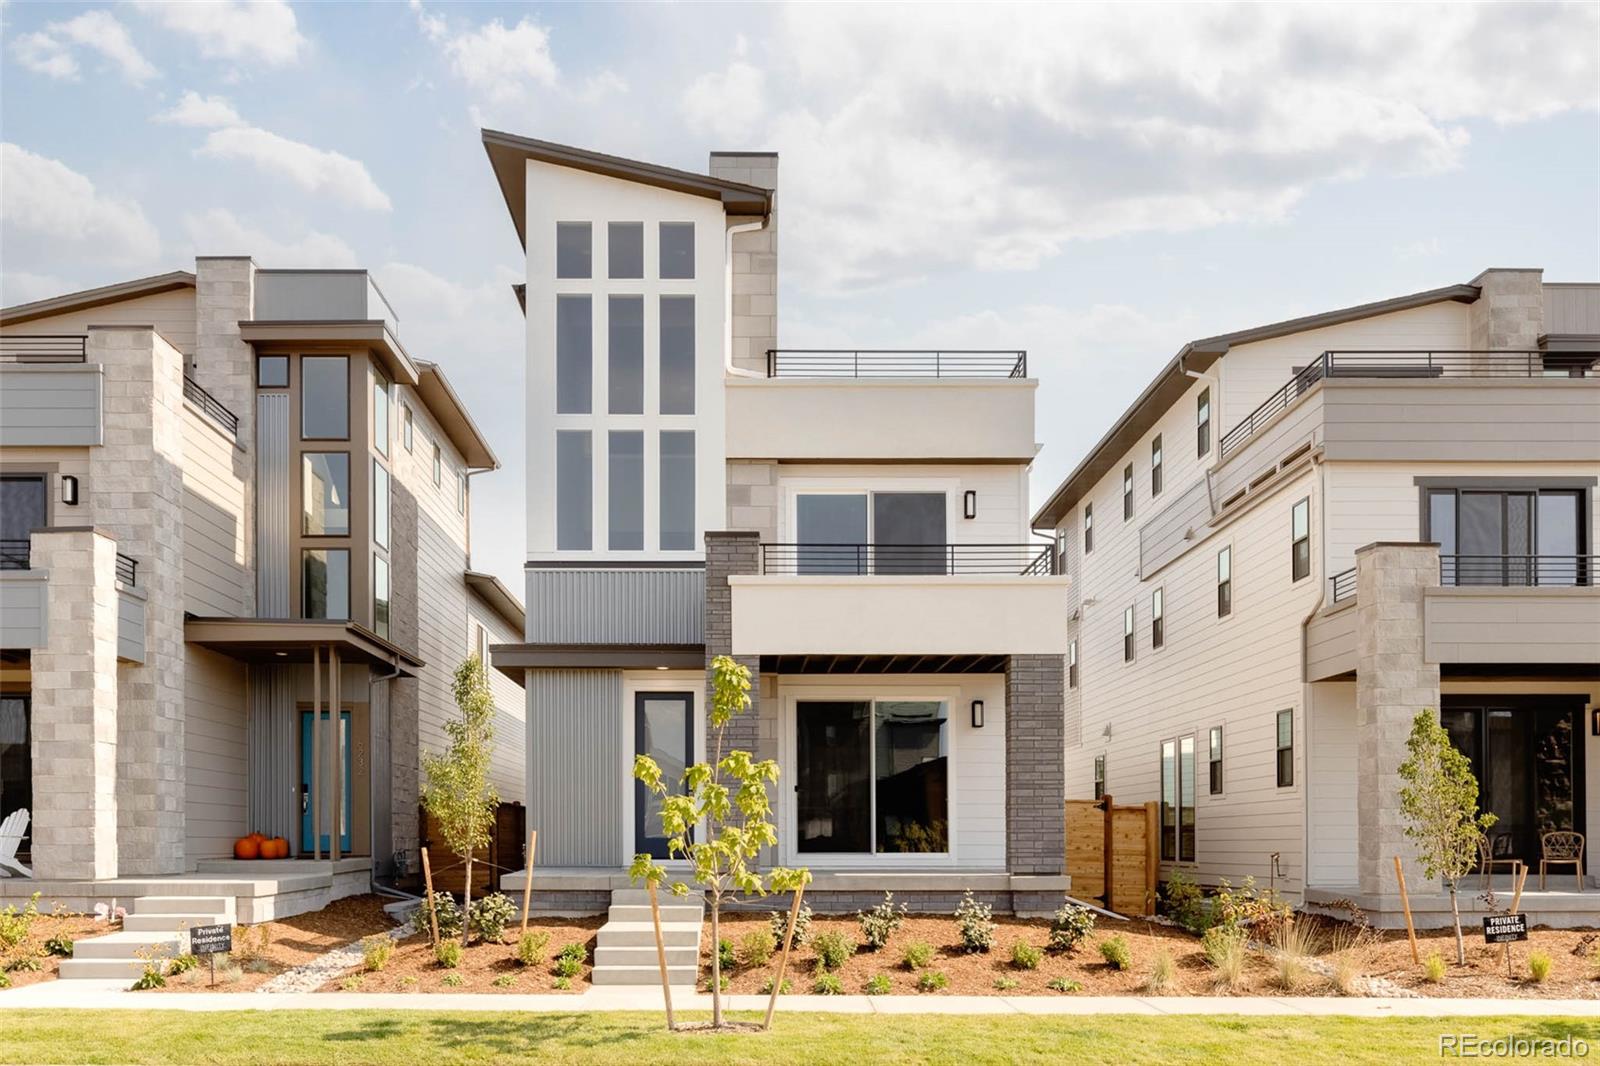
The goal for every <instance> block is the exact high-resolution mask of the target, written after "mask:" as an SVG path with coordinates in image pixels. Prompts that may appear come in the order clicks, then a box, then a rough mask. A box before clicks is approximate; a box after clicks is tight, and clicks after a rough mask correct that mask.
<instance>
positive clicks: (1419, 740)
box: [1400, 710, 1496, 966]
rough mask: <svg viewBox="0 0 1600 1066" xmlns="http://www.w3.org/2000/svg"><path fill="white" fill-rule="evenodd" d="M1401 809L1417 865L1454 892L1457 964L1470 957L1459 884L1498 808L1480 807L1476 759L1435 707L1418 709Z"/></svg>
mask: <svg viewBox="0 0 1600 1066" xmlns="http://www.w3.org/2000/svg"><path fill="white" fill-rule="evenodd" d="M1400 780H1401V781H1403V782H1404V784H1402V785H1401V786H1400V813H1401V814H1402V815H1404V817H1405V819H1406V826H1405V832H1406V837H1407V838H1408V839H1410V841H1411V843H1412V844H1413V845H1415V846H1416V849H1417V865H1418V866H1420V867H1422V873H1423V875H1424V876H1425V877H1427V878H1428V879H1429V880H1430V881H1434V880H1438V881H1443V882H1444V886H1445V889H1446V890H1447V891H1448V892H1449V893H1450V916H1451V920H1452V921H1453V922H1454V923H1455V930H1456V965H1458V966H1464V965H1466V962H1467V945H1466V941H1465V940H1464V939H1463V938H1462V935H1461V907H1460V903H1459V901H1458V899H1457V897H1456V889H1457V886H1458V885H1459V883H1460V881H1461V879H1462V878H1463V877H1465V876H1467V874H1469V873H1471V872H1472V870H1473V868H1474V867H1476V866H1477V863H1478V853H1479V845H1480V844H1481V842H1482V840H1483V835H1484V831H1485V830H1487V829H1488V828H1489V827H1490V826H1492V825H1494V823H1495V821H1496V818H1495V816H1494V815H1493V814H1487V813H1485V814H1479V813H1478V780H1477V778H1475V777H1473V776H1472V764H1471V763H1470V762H1468V761H1467V757H1466V756H1465V755H1463V754H1461V752H1459V751H1457V750H1456V747H1455V745H1454V744H1452V743H1450V734H1449V733H1447V732H1445V729H1444V727H1443V726H1441V725H1440V724H1439V717H1438V715H1436V714H1435V713H1434V712H1433V711H1432V710H1422V711H1418V712H1417V716H1416V718H1415V719H1413V720H1412V722H1411V736H1409V737H1408V738H1406V761H1405V762H1403V763H1401V764H1400Z"/></svg>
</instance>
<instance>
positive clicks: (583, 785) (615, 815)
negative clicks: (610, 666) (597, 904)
mask: <svg viewBox="0 0 1600 1066" xmlns="http://www.w3.org/2000/svg"><path fill="white" fill-rule="evenodd" d="M527 697H528V722H527V737H528V771H529V772H528V783H527V785H528V824H529V825H531V826H536V827H537V828H538V830H539V855H538V860H539V865H540V866H541V867H552V866H555V867H559V866H600V867H609V868H615V867H617V866H619V865H621V864H622V862H623V859H624V857H625V855H626V854H627V851H626V849H625V847H624V843H623V839H622V800H623V796H624V795H625V790H626V789H627V788H629V787H631V786H630V784H629V783H628V781H627V780H626V779H625V778H624V760H623V751H622V715H623V707H622V673H621V671H618V670H530V671H528V683H527Z"/></svg>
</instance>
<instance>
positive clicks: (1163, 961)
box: [1144, 948, 1174, 996]
mask: <svg viewBox="0 0 1600 1066" xmlns="http://www.w3.org/2000/svg"><path fill="white" fill-rule="evenodd" d="M1173 971H1174V966H1173V962H1172V952H1170V951H1168V950H1167V949H1166V948H1157V949H1156V955H1155V958H1154V959H1152V960H1151V963H1150V976H1149V977H1147V978H1145V982H1144V987H1145V991H1146V992H1149V993H1150V994H1151V995H1155V996H1163V995H1166V993H1167V992H1168V991H1169V990H1170V989H1171V988H1172V975H1173Z"/></svg>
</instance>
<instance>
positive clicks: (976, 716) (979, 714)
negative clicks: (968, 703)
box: [972, 700, 983, 729]
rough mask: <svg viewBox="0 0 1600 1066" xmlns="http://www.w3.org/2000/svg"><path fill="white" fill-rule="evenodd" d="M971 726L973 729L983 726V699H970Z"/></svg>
mask: <svg viewBox="0 0 1600 1066" xmlns="http://www.w3.org/2000/svg"><path fill="white" fill-rule="evenodd" d="M972 728H974V729H982V728H983V701H982V700H973V701H972Z"/></svg>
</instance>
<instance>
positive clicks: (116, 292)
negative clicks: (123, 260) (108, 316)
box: [0, 270, 195, 326]
mask: <svg viewBox="0 0 1600 1066" xmlns="http://www.w3.org/2000/svg"><path fill="white" fill-rule="evenodd" d="M194 285H195V282H194V274H192V273H190V272H189V271H187V270H172V271H168V272H167V273H165V274H152V275H151V276H150V277H147V278H135V279H134V280H132V281H119V282H117V283H116V284H115V285H102V286H100V287H99V288H96V289H84V290H82V291H80V292H69V293H67V294H66V295H64V296H51V297H49V298H48V299H44V300H34V301H33V302H32V303H25V304H16V305H14V306H11V307H7V308H3V309H0V326H14V325H17V324H18V323H22V322H30V321H32V320H33V319H36V318H49V317H50V316H51V315H60V314H65V313H66V312H68V311H82V310H84V309H86V308H90V307H103V306H104V305H106V304H114V303H121V302H122V301H123V300H132V299H134V298H135V297H139V296H154V295H155V294H156V293H161V292H171V291H172V290H173V289H186V288H187V289H192V288H194Z"/></svg>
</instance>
